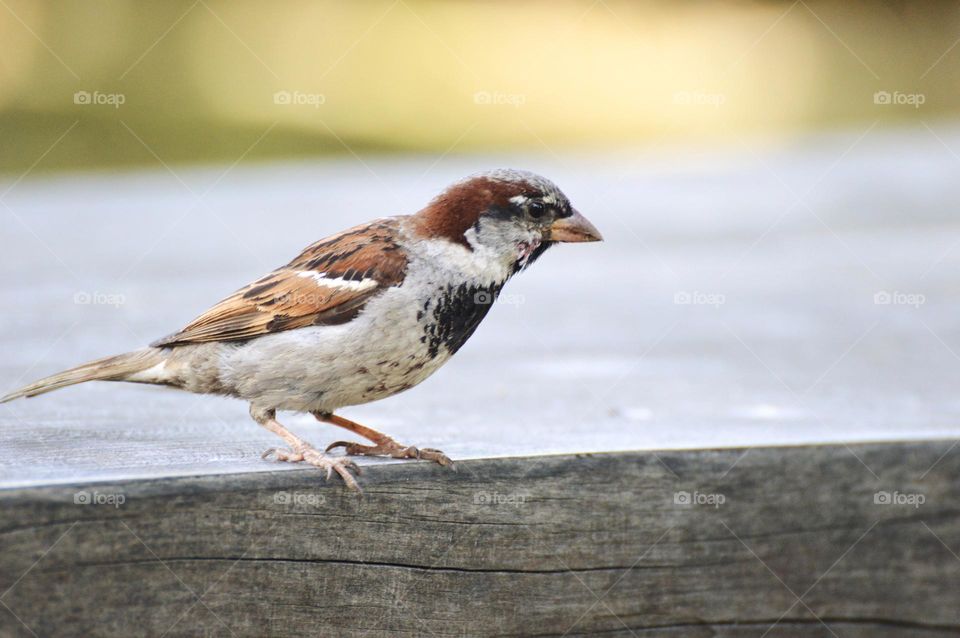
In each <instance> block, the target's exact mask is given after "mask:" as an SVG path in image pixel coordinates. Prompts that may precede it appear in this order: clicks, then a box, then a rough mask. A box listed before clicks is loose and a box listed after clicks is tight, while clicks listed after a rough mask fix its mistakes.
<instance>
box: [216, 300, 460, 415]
mask: <svg viewBox="0 0 960 638" xmlns="http://www.w3.org/2000/svg"><path fill="white" fill-rule="evenodd" d="M425 302H426V300H425V299H424V300H422V301H421V300H420V299H419V298H417V296H416V295H415V294H413V292H412V291H411V290H410V289H404V287H400V288H392V289H389V290H387V291H385V292H384V293H383V294H382V295H380V296H378V297H377V298H375V299H373V300H371V301H370V302H369V303H368V304H367V306H366V308H365V309H364V311H363V312H362V313H361V314H360V315H359V316H357V317H356V318H355V319H354V320H352V321H350V322H348V323H346V324H344V325H339V326H316V327H310V328H299V329H296V330H290V331H286V332H281V333H277V334H272V335H266V336H263V337H259V338H257V339H254V340H252V341H250V342H248V343H245V344H242V345H238V346H235V347H231V348H229V349H225V350H224V351H223V355H222V358H221V364H220V365H221V374H220V378H221V382H222V383H223V384H224V385H225V386H226V387H229V388H231V389H232V390H233V391H234V393H235V394H236V395H238V396H240V397H242V398H244V399H247V400H249V401H251V402H253V403H255V404H257V405H259V406H262V407H270V408H275V409H282V410H297V411H331V412H332V411H333V410H335V409H337V408H340V407H343V406H345V405H356V404H359V403H366V402H369V401H375V400H377V399H382V398H385V397H388V396H390V395H393V394H396V393H397V392H402V391H403V390H407V389H409V388H412V387H413V386H415V385H417V384H418V383H420V382H421V381H423V380H424V379H426V378H427V377H428V376H430V375H431V374H433V373H434V372H435V371H436V370H437V369H438V368H440V366H442V365H443V364H444V363H446V362H447V361H448V360H449V358H450V356H451V354H450V352H449V351H448V350H446V349H445V348H440V349H439V351H437V352H436V354H435V356H431V352H430V348H429V343H428V340H427V339H425V333H424V330H425V326H426V322H425V317H424V316H423V315H422V314H421V315H420V318H419V319H418V311H421V310H422V308H423V304H424V303H425Z"/></svg>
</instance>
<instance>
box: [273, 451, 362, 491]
mask: <svg viewBox="0 0 960 638" xmlns="http://www.w3.org/2000/svg"><path fill="white" fill-rule="evenodd" d="M270 455H273V456H275V457H276V459H277V460H278V461H286V462H288V463H300V462H306V463H309V464H310V465H312V466H314V467H318V468H320V469H321V470H326V471H327V480H328V481H329V480H330V477H332V476H333V473H334V472H336V473H337V474H339V475H340V478H342V479H343V482H344V483H346V484H347V487H349V488H350V489H352V490H357V491H358V492H360V491H362V490H361V489H360V486H359V485H358V484H357V480H356V479H355V478H354V477H353V475H352V474H351V473H350V472H351V470H352V471H354V472H356V473H357V474H360V473H361V472H360V467H359V466H357V464H356V463H354V462H353V461H351V460H350V459H348V458H345V457H340V458H336V457H329V456H327V455H326V454H323V453H321V452H319V451H317V450H315V449H314V448H312V447H303V448H299V449H293V450H285V449H280V448H270V449H269V450H267V451H266V452H264V453H263V455H262V458H267V457H268V456H270Z"/></svg>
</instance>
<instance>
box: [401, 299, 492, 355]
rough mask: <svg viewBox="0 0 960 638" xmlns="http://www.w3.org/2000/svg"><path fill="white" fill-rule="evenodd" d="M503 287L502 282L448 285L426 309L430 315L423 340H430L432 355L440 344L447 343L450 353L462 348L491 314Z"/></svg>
mask: <svg viewBox="0 0 960 638" xmlns="http://www.w3.org/2000/svg"><path fill="white" fill-rule="evenodd" d="M502 287H503V284H502V283H500V284H493V285H490V286H470V285H467V284H461V285H459V286H456V287H454V286H448V287H447V288H446V289H445V290H444V291H443V292H442V293H441V294H440V296H439V297H438V298H437V301H436V302H435V303H436V305H434V307H433V308H430V307H427V308H426V309H425V311H426V312H425V314H426V315H427V317H428V318H427V322H426V326H425V328H424V335H423V337H421V339H420V341H422V342H423V343H426V344H427V347H428V348H429V353H430V356H431V357H435V356H437V354H439V352H440V346H445V347H446V348H447V350H449V352H450V354H454V353H455V352H456V351H457V350H459V349H460V348H461V346H463V344H465V343H466V342H467V339H469V338H470V336H471V335H472V334H473V333H474V331H475V330H476V329H477V326H479V325H480V322H481V321H483V318H484V317H486V316H487V313H488V312H489V311H490V306H492V305H493V302H494V301H496V300H497V296H498V295H499V294H500V289H501V288H502Z"/></svg>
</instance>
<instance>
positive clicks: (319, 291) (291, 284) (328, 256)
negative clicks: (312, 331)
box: [150, 218, 407, 347]
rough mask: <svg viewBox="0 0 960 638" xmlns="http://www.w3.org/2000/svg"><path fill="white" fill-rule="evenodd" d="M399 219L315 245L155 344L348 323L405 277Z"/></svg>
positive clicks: (233, 338) (247, 336)
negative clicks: (398, 235)
mask: <svg viewBox="0 0 960 638" xmlns="http://www.w3.org/2000/svg"><path fill="white" fill-rule="evenodd" d="M398 225H399V220H398V219H397V218H391V219H383V220H377V221H375V222H371V223H369V224H364V225H363V226H357V227H355V228H351V229H350V230H346V231H344V232H342V233H340V234H338V235H334V236H333V237H329V238H327V239H322V240H320V241H318V242H317V243H315V244H313V245H311V246H308V247H307V248H306V249H305V250H304V251H303V252H302V253H300V255H298V256H297V257H296V258H295V259H294V260H293V261H291V262H290V263H289V264H287V265H286V266H283V267H282V268H278V269H277V270H275V271H273V272H272V273H270V274H269V275H267V276H266V277H263V278H262V279H259V280H257V281H255V282H253V283H252V284H250V285H248V286H246V287H244V288H241V289H240V290H238V291H237V292H235V293H233V294H232V295H230V296H229V297H227V298H226V299H224V300H223V301H221V302H220V303H218V304H217V305H215V306H214V307H212V308H211V309H210V310H208V311H207V312H205V313H203V314H202V315H200V316H199V317H197V318H196V319H194V320H193V321H192V322H191V323H190V324H189V325H188V326H187V327H186V328H184V329H183V330H181V331H180V332H176V333H174V334H172V335H169V336H167V337H164V338H163V339H159V340H157V341H155V342H153V343H152V344H150V345H152V346H157V347H169V346H178V345H183V344H187V343H203V342H207V341H240V340H245V339H251V338H253V337H258V336H261V335H265V334H270V333H275V332H280V331H282V330H292V329H294V328H303V327H306V326H317V325H335V324H341V323H345V322H347V321H349V320H351V319H353V318H354V317H356V316H357V314H358V313H359V312H360V311H361V310H362V309H363V306H364V305H365V304H366V303H367V301H368V300H369V299H370V298H371V297H373V296H374V295H376V294H377V293H378V292H380V291H382V290H383V289H385V288H388V287H390V286H397V285H399V284H401V283H402V282H403V279H404V275H405V272H406V266H407V257H406V253H405V251H404V250H403V249H402V248H401V247H400V245H399V244H398V243H397V233H398Z"/></svg>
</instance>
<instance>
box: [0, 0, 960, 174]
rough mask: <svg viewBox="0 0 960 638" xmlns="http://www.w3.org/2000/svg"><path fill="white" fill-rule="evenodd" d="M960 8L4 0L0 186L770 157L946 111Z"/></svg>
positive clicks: (951, 107)
mask: <svg viewBox="0 0 960 638" xmlns="http://www.w3.org/2000/svg"><path fill="white" fill-rule="evenodd" d="M958 38H960V6H958V5H957V4H956V3H903V4H900V3H896V4H876V3H867V2H852V3H851V2H829V3H827V2H800V1H798V2H792V3H791V2H737V3H729V4H719V3H709V2H692V3H675V2H645V3H638V2H621V1H617V0H597V1H593V0H583V1H566V2H564V1H541V2H451V1H444V2H426V1H418V0H393V1H391V0H387V1H385V2H299V1H288V2H280V3H268V2H262V1H261V2H251V1H233V2H226V1H218V0H196V1H191V0H187V1H184V2H178V1H165V2H151V3H146V2H135V1H133V0H111V1H102V0H90V1H84V2H67V1H64V0H56V1H53V0H51V1H48V2H37V1H26V0H23V1H21V0H2V1H0V171H3V172H7V173H21V172H23V171H25V170H27V169H29V168H30V167H31V166H33V167H34V170H36V171H42V170H57V169H87V168H98V167H106V166H157V165H158V163H160V162H163V163H184V162H190V163H195V162H221V163H227V164H230V163H233V162H237V161H240V160H243V161H250V160H257V159H260V160H262V159H274V158H295V157H310V156H324V155H344V154H346V155H349V154H356V155H358V156H366V155H367V154H369V153H371V152H417V153H430V154H436V155H438V156H439V155H443V154H456V153H468V152H478V151H486V152H489V151H497V152H502V151H508V152H509V151H521V150H523V151H536V152H561V151H565V150H571V149H576V150H583V149H623V148H632V147H637V146H639V145H644V144H650V143H660V142H662V141H664V140H667V141H671V142H672V141H678V142H687V141H690V140H694V141H695V142H696V143H698V144H699V143H704V142H708V143H709V142H712V140H720V139H724V138H731V137H734V138H735V137H738V136H751V137H753V138H757V139H761V140H768V141H771V142H775V141H776V140H778V139H784V138H787V137H790V136H794V135H797V134H800V133H804V132H809V131H810V130H816V129H823V128H828V127H840V126H845V125H849V124H850V123H853V122H869V121H878V122H880V123H882V124H883V125H897V124H899V123H903V122H904V121H911V120H913V121H917V122H918V125H919V123H920V122H922V123H924V124H927V125H930V126H932V124H930V123H931V122H932V121H933V120H936V119H942V118H949V117H953V116H955V115H956V114H957V112H958V111H960V46H957V40H958Z"/></svg>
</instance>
